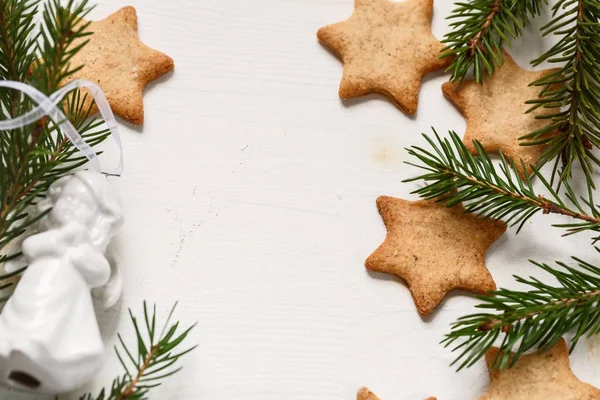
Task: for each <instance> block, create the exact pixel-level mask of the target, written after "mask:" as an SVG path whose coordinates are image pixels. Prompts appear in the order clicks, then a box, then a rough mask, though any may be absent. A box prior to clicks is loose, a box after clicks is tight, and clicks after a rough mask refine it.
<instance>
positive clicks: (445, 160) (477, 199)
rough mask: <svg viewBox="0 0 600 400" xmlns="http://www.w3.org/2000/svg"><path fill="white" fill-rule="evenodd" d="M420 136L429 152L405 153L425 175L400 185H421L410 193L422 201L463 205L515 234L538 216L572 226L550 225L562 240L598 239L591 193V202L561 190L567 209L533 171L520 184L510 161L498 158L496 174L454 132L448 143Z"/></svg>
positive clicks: (481, 153) (599, 225)
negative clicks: (563, 219)
mask: <svg viewBox="0 0 600 400" xmlns="http://www.w3.org/2000/svg"><path fill="white" fill-rule="evenodd" d="M423 136H424V137H425V139H426V140H427V142H428V143H429V145H430V147H431V150H426V149H423V148H421V147H418V146H413V147H410V148H408V149H407V151H408V153H409V154H410V155H411V156H413V157H415V158H416V159H417V160H419V161H420V164H415V163H410V162H409V163H408V164H410V165H413V166H415V167H417V168H419V169H422V170H424V171H425V173H424V174H422V175H419V176H416V177H414V178H410V179H407V180H405V181H404V182H413V181H423V182H424V183H425V185H424V186H423V187H420V188H419V189H417V190H415V191H414V192H413V193H416V194H418V195H419V196H421V197H423V198H425V199H437V201H442V202H444V203H446V204H447V205H448V206H449V207H452V206H454V205H456V204H458V203H460V202H462V203H463V204H464V206H465V211H466V212H470V213H476V214H479V215H480V216H482V217H484V218H493V219H501V220H503V221H505V222H506V223H507V224H509V225H516V226H518V229H517V232H518V231H519V230H520V229H521V228H522V227H523V224H524V223H525V222H527V221H528V220H529V219H530V218H531V217H533V216H534V215H535V214H537V213H539V212H542V213H545V214H549V213H552V214H562V215H566V216H569V217H571V218H573V219H575V220H577V221H576V222H573V223H569V224H558V225H555V226H556V227H560V228H566V229H567V232H566V234H567V235H568V234H573V233H578V232H583V231H591V232H597V233H600V210H599V209H598V207H597V206H596V205H595V204H594V202H593V198H592V194H591V191H590V192H589V198H590V199H591V200H590V199H578V198H577V196H576V195H575V193H574V191H573V190H572V188H571V186H569V185H568V184H565V185H564V187H565V190H566V197H567V199H568V200H569V201H570V202H571V203H572V206H569V205H568V204H566V203H565V202H564V201H563V200H562V199H561V197H560V196H559V194H558V193H557V192H556V190H555V189H554V188H553V187H552V186H551V185H550V183H549V182H548V181H547V180H546V179H545V178H544V176H543V175H542V174H540V173H539V171H538V170H537V169H533V174H529V173H527V172H525V179H524V180H522V179H520V178H519V177H517V176H515V175H513V174H512V173H511V170H515V167H516V166H515V163H514V161H512V160H511V161H510V162H509V161H507V159H506V158H505V157H504V156H503V155H502V153H500V161H499V171H498V169H497V168H496V166H495V165H494V162H493V161H492V159H491V158H490V156H489V155H488V154H487V153H486V152H485V150H484V149H483V146H481V144H480V143H479V142H477V141H475V142H474V145H475V148H476V150H477V154H476V155H473V154H471V153H470V152H469V150H468V149H467V147H466V146H465V145H464V144H463V142H462V140H461V139H460V138H459V137H458V135H457V134H456V133H454V132H450V138H441V137H440V136H439V135H438V134H437V132H436V131H435V130H434V136H435V139H432V138H430V137H429V136H427V135H423ZM521 163H522V167H523V168H522V169H523V170H525V171H527V169H526V168H525V164H524V163H523V162H521ZM533 177H536V178H538V179H539V181H540V182H541V183H542V184H543V186H544V187H545V189H546V190H547V192H548V194H547V195H546V196H544V195H540V194H538V193H536V191H535V190H534V188H533V184H532V180H533ZM598 239H600V238H595V239H594V240H598Z"/></svg>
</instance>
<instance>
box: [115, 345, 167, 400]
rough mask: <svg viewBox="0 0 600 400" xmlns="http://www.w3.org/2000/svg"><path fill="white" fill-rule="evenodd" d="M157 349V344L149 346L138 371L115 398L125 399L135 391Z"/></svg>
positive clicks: (118, 399)
mask: <svg viewBox="0 0 600 400" xmlns="http://www.w3.org/2000/svg"><path fill="white" fill-rule="evenodd" d="M157 351H158V347H157V346H152V347H151V348H150V352H148V355H147V356H146V358H145V359H144V362H143V364H142V365H141V366H140V368H139V370H138V373H137V374H136V375H135V377H134V378H133V379H132V380H131V383H130V384H129V385H128V386H127V388H126V389H125V390H124V391H123V392H121V393H120V394H119V396H118V397H117V399H116V400H123V399H127V398H128V397H130V396H131V395H132V394H133V393H134V392H135V387H136V386H137V384H138V382H139V381H140V379H142V376H144V372H146V370H147V369H148V368H149V367H150V363H151V362H152V359H153V358H154V355H155V354H156V352H157Z"/></svg>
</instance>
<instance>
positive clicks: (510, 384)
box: [480, 339, 600, 400]
mask: <svg viewBox="0 0 600 400" xmlns="http://www.w3.org/2000/svg"><path fill="white" fill-rule="evenodd" d="M497 355H498V348H496V347H492V348H491V349H490V350H489V351H488V352H487V354H486V356H485V360H486V362H487V364H488V368H489V371H490V380H491V383H490V388H489V390H488V391H487V393H486V394H485V395H483V397H481V398H480V400H597V399H600V390H599V389H597V388H595V387H593V386H592V385H589V384H587V383H584V382H581V381H580V380H579V379H578V378H577V377H576V376H575V374H573V371H571V367H570V366H569V350H568V348H567V344H566V343H565V341H564V339H561V340H560V341H559V342H558V343H556V344H555V345H554V347H552V348H550V349H548V350H547V351H545V352H543V353H541V352H539V351H538V352H537V353H534V354H526V355H522V356H520V357H519V359H518V360H517V362H516V363H515V365H514V366H513V367H512V368H505V369H502V370H496V369H492V368H491V365H492V364H493V362H494V360H495V358H496V356H497Z"/></svg>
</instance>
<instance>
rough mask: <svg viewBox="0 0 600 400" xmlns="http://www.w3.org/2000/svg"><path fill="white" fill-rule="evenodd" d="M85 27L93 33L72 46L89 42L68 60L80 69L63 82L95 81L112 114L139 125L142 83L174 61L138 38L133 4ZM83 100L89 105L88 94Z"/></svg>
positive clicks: (157, 74)
mask: <svg viewBox="0 0 600 400" xmlns="http://www.w3.org/2000/svg"><path fill="white" fill-rule="evenodd" d="M86 22H87V21H85V20H82V21H81V23H86ZM87 30H88V31H89V32H93V34H92V35H91V36H87V37H84V38H82V39H79V40H77V41H75V42H74V43H73V47H76V46H79V45H81V44H82V43H83V42H84V41H85V40H88V39H89V43H88V44H87V45H86V46H85V47H83V48H82V49H81V50H80V51H79V52H77V53H76V54H75V56H74V57H73V58H72V59H71V61H70V63H71V66H72V67H73V68H76V67H78V66H82V68H81V69H80V70H79V71H77V72H76V73H75V74H73V75H71V76H69V77H68V78H67V79H65V80H64V81H63V82H62V85H66V84H67V83H69V82H71V81H72V80H74V79H86V80H89V81H92V82H95V83H96V84H98V85H99V86H100V87H101V88H102V90H103V91H104V93H105V94H106V97H107V99H108V102H109V103H110V106H111V108H112V110H113V112H114V113H115V114H117V115H119V116H121V117H123V118H124V119H126V120H128V121H130V122H132V123H134V124H136V125H141V124H142V123H143V122H144V103H143V100H142V92H143V90H144V86H146V84H148V83H149V82H150V81H153V80H154V79H156V78H158V77H160V76H162V75H164V74H166V73H167V72H169V71H171V70H172V69H173V68H174V64H173V60H172V59H171V58H170V57H168V56H167V55H165V54H163V53H160V52H158V51H156V50H153V49H151V48H149V47H148V46H146V45H145V44H143V43H142V42H141V41H140V39H139V37H138V34H137V14H136V11H135V8H133V7H124V8H122V9H120V10H119V11H117V12H116V13H114V14H112V15H110V16H109V17H107V18H105V19H103V20H101V21H96V22H92V23H90V25H89V27H88V29H87ZM86 101H87V106H88V107H89V105H90V104H91V103H92V98H91V96H88V98H87V99H86ZM96 111H97V109H95V108H94V110H92V112H93V113H94V112H96Z"/></svg>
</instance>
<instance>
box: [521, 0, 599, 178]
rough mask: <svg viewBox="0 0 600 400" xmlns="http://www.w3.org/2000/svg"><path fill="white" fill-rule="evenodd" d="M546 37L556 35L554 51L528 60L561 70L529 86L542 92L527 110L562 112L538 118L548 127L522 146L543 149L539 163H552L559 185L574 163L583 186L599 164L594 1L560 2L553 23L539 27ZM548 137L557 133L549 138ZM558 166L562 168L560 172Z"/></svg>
mask: <svg viewBox="0 0 600 400" xmlns="http://www.w3.org/2000/svg"><path fill="white" fill-rule="evenodd" d="M542 32H543V35H544V36H547V35H555V36H560V40H559V41H558V43H556V44H555V45H554V46H552V48H550V49H549V50H548V51H546V52H545V53H544V54H542V55H541V56H540V57H538V58H537V59H535V60H533V61H532V64H533V65H534V66H537V65H540V64H541V63H544V62H549V63H554V64H559V68H558V69H557V70H556V71H554V72H552V73H550V74H548V75H547V76H545V77H543V78H541V79H539V80H538V81H536V82H533V83H532V85H534V86H539V87H541V88H542V91H541V96H540V98H538V99H534V100H531V101H529V102H528V103H529V104H532V107H531V109H530V111H532V110H535V109H536V108H539V107H548V108H553V107H557V108H558V107H562V109H561V111H559V112H556V113H554V114H551V115H542V116H538V117H536V118H540V119H547V120H548V124H547V125H546V126H545V127H542V128H540V129H538V130H536V131H534V132H531V133H530V134H528V135H526V136H524V137H523V138H522V139H523V140H524V142H523V144H524V145H540V144H543V145H545V146H546V147H545V151H544V153H543V154H542V158H541V160H540V161H541V163H545V162H548V161H552V160H555V164H554V173H553V175H552V178H554V177H555V175H558V176H559V177H560V180H561V181H566V180H568V179H570V178H571V176H572V168H573V165H574V164H578V165H580V166H581V168H582V170H583V172H584V174H585V177H586V180H587V184H588V185H589V186H591V187H594V181H593V178H592V174H593V172H594V166H595V165H596V166H597V165H600V159H598V157H597V156H596V155H595V154H594V152H593V148H594V147H599V146H600V70H599V69H598V64H597V63H598V60H599V59H600V3H598V1H595V0H559V1H558V2H557V3H556V4H555V5H554V7H553V19H552V20H551V21H550V22H549V23H548V24H547V25H545V26H544V27H542ZM550 132H555V133H556V134H552V135H549V133H550ZM559 163H562V165H561V167H560V168H559Z"/></svg>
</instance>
